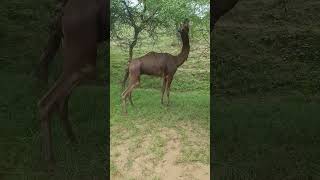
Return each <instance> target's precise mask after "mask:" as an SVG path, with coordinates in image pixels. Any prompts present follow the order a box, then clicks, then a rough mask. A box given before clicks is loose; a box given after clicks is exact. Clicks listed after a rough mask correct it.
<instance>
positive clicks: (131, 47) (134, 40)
mask: <svg viewBox="0 0 320 180" xmlns="http://www.w3.org/2000/svg"><path fill="white" fill-rule="evenodd" d="M139 33H140V30H139V28H135V29H134V36H133V41H132V42H131V44H130V46H129V62H130V61H131V60H132V57H133V48H134V47H135V46H136V44H137V41H138V36H139Z"/></svg>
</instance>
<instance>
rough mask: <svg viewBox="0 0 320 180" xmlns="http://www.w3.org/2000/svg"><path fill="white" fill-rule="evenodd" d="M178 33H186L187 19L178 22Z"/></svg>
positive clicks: (187, 30) (187, 27)
mask: <svg viewBox="0 0 320 180" xmlns="http://www.w3.org/2000/svg"><path fill="white" fill-rule="evenodd" d="M178 31H179V33H181V34H188V33H189V19H185V20H184V21H183V23H181V24H180V28H179V30H178Z"/></svg>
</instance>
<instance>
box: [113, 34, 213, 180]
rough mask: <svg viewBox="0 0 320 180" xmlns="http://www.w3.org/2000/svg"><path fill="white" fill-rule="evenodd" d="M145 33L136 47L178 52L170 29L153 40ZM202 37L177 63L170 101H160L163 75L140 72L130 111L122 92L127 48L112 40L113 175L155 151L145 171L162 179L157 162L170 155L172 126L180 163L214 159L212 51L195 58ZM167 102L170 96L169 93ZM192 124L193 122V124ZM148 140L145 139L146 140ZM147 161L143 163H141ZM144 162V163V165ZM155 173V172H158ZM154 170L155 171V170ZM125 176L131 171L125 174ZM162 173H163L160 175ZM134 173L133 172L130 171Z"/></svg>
mask: <svg viewBox="0 0 320 180" xmlns="http://www.w3.org/2000/svg"><path fill="white" fill-rule="evenodd" d="M146 39H147V38H145V39H144V41H145V43H144V45H143V46H139V47H137V48H136V49H135V50H134V53H135V54H134V56H135V57H139V56H141V55H143V54H145V53H147V52H149V51H156V52H169V53H172V54H178V52H179V51H178V50H179V49H180V47H179V46H177V45H176V46H171V43H172V41H174V40H175V39H174V40H172V38H171V39H170V37H168V36H167V35H166V36H164V37H162V38H161V39H160V40H159V42H157V43H156V44H155V45H152V43H150V41H148V40H146ZM201 43H203V42H196V41H193V42H192V43H191V52H190V57H189V59H188V60H187V61H186V62H185V63H184V64H183V65H182V66H181V67H180V68H179V69H178V71H177V73H176V75H175V78H174V80H173V82H172V86H171V87H172V88H171V92H170V105H169V106H165V105H162V104H161V101H160V100H161V93H160V90H161V85H162V80H161V78H156V77H149V76H145V75H143V76H142V77H141V85H140V87H139V88H136V89H135V90H134V91H133V94H132V98H133V102H134V106H133V107H132V106H131V105H130V103H128V105H127V108H128V116H124V115H123V114H122V109H121V102H120V94H121V92H122V91H121V88H120V87H121V84H120V81H122V78H123V75H124V69H125V68H126V62H127V53H126V52H125V51H123V50H121V49H120V48H118V47H117V46H116V45H115V44H114V43H112V45H111V94H110V95H111V111H110V113H111V120H110V124H111V165H112V167H114V168H113V169H114V170H112V171H111V174H112V175H113V176H117V174H118V173H119V172H120V174H121V173H122V174H126V171H130V170H131V171H133V170H134V169H135V168H137V167H133V166H134V163H136V159H137V158H143V157H150V159H151V160H149V161H146V160H145V161H142V162H145V163H149V162H152V165H151V167H146V169H145V171H146V176H147V177H149V176H150V178H154V179H157V177H154V176H156V175H157V174H156V173H155V172H153V170H154V169H153V168H154V167H156V166H157V165H158V164H161V162H162V161H163V160H164V159H165V156H166V154H167V153H168V152H169V151H170V150H169V151H168V150H167V149H166V148H167V145H168V143H169V141H171V140H172V138H173V137H172V136H173V135H172V134H169V135H168V134H167V133H168V132H169V131H170V130H173V132H174V133H176V136H177V137H178V140H179V142H180V143H181V150H180V152H179V157H178V159H177V161H176V163H178V164H179V163H180V164H183V163H186V164H193V163H194V162H200V163H202V164H205V165H208V164H209V127H210V123H209V118H210V115H209V114H210V113H209V98H210V95H209V66H205V64H202V62H204V63H206V64H208V63H209V60H208V59H207V57H201V58H196V56H197V55H198V54H199V53H201V51H200V50H198V49H196V47H199V46H201V45H202V46H204V45H203V44H201ZM164 100H165V102H166V98H165V99H164ZM190 127H191V128H190ZM141 144H144V145H141ZM122 146H123V147H128V153H127V154H128V157H127V159H125V160H124V161H127V165H128V166H126V167H124V168H123V167H120V165H119V163H116V162H115V161H118V159H119V158H121V156H125V155H124V154H126V153H124V152H119V150H118V149H119V148H118V147H122ZM142 166H143V165H141V167H142ZM142 168H143V167H142ZM153 173H155V174H153ZM151 175H152V176H151ZM125 177H126V176H125ZM160 177H161V176H160ZM128 178H129V177H128Z"/></svg>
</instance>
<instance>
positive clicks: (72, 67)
mask: <svg viewBox="0 0 320 180" xmlns="http://www.w3.org/2000/svg"><path fill="white" fill-rule="evenodd" d="M108 7H109V2H107V0H91V1H87V0H67V1H66V2H65V3H64V4H63V7H62V13H61V14H60V15H59V16H58V18H57V20H56V29H55V30H54V31H53V33H52V34H51V36H50V38H49V41H48V45H47V48H46V50H45V51H44V53H43V54H42V56H41V57H42V62H41V63H40V64H41V66H40V68H44V74H46V73H47V65H48V62H50V61H51V60H52V59H53V57H54V55H55V54H56V52H57V50H58V49H59V47H60V41H62V53H63V56H64V60H63V68H62V73H61V74H60V77H59V79H58V80H57V81H56V82H55V84H54V85H53V86H52V87H51V89H49V91H48V92H47V93H46V94H45V95H44V96H43V97H42V98H41V99H40V100H39V102H38V109H39V118H40V123H41V138H42V146H43V153H44V159H45V160H46V161H48V162H49V166H50V165H54V164H55V163H54V156H53V152H52V135H51V123H50V119H51V115H52V114H53V113H54V112H57V113H58V114H59V117H60V119H61V120H62V124H63V127H64V129H65V131H66V134H67V136H68V138H69V139H70V141H71V142H76V141H77V140H76V137H75V134H74V132H73V130H72V127H71V124H70V121H69V119H68V100H69V97H70V96H71V93H72V90H73V89H74V88H75V87H76V86H78V85H79V83H80V82H82V81H83V80H86V79H93V78H95V72H96V57H97V48H98V44H99V43H101V42H103V41H106V39H107V25H108V24H109V19H108V18H107V9H109V8H108ZM45 78H47V76H45Z"/></svg>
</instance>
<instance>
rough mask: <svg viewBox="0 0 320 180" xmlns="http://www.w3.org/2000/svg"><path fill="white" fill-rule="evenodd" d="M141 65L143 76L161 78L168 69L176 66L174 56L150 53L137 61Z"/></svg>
mask: <svg viewBox="0 0 320 180" xmlns="http://www.w3.org/2000/svg"><path fill="white" fill-rule="evenodd" d="M136 60H137V61H139V62H140V63H141V72H142V74H148V75H156V76H161V75H162V74H163V73H164V72H165V73H167V71H168V70H169V69H168V67H172V66H176V65H175V61H174V56H173V55H171V54H169V53H156V52H150V53H148V54H146V55H144V56H142V57H140V58H137V59H136Z"/></svg>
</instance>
